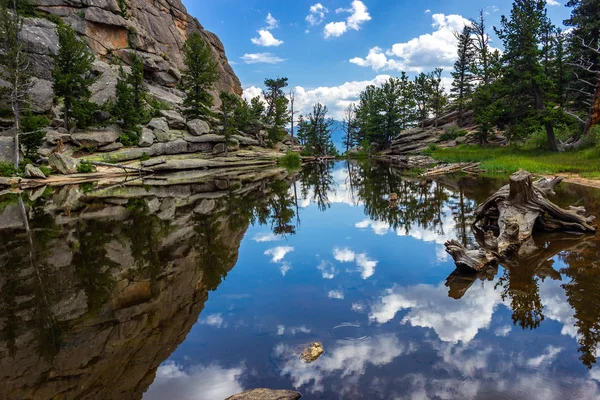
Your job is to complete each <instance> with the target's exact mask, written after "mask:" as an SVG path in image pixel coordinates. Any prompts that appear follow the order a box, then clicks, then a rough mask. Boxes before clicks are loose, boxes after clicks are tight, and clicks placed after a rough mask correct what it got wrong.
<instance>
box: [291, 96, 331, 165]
mask: <svg viewBox="0 0 600 400" xmlns="http://www.w3.org/2000/svg"><path fill="white" fill-rule="evenodd" d="M327 112H328V111H327V106H325V105H323V104H321V103H316V104H315V105H314V106H313V111H312V113H311V114H309V115H308V116H307V119H304V118H301V119H300V124H299V126H298V136H299V137H300V136H302V138H304V141H305V147H306V149H307V150H308V152H309V153H310V154H312V155H315V156H327V155H329V154H332V151H333V149H334V146H333V143H332V141H331V126H332V125H333V120H332V119H331V118H327Z"/></svg>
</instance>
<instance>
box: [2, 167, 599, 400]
mask: <svg viewBox="0 0 600 400" xmlns="http://www.w3.org/2000/svg"><path fill="white" fill-rule="evenodd" d="M336 173H340V174H341V175H342V176H343V178H342V181H340V180H339V179H338V178H339V177H338V176H336V175H335V174H336ZM501 185H502V182H501V181H495V180H489V179H477V178H474V177H460V178H456V177H443V178H441V179H440V180H439V181H435V182H431V181H423V180H420V179H418V178H414V177H409V176H405V175H403V173H402V171H400V170H396V169H394V168H392V167H390V166H389V165H386V164H378V163H373V162H345V163H343V164H341V163H337V164H334V163H333V162H324V163H313V164H309V165H307V166H305V168H303V170H302V171H300V172H299V173H298V174H291V173H288V172H285V171H283V170H279V169H274V170H265V171H262V172H257V173H255V174H251V173H239V174H236V175H227V176H222V177H217V178H211V179H206V180H198V181H197V182H193V183H186V184H171V185H169V184H162V185H161V184H159V183H157V184H156V185H153V186H145V185H143V184H142V183H141V182H130V183H128V184H125V185H120V186H115V187H111V188H108V189H102V188H97V189H94V190H91V191H90V190H89V188H83V187H77V186H68V187H63V188H60V189H58V190H56V191H53V190H50V189H46V190H44V189H42V190H38V191H35V192H30V193H23V194H11V195H6V196H3V197H0V243H1V244H0V246H1V247H0V379H1V380H2V382H3V384H2V385H1V386H0V398H7V399H21V398H36V399H38V398H39V399H46V398H47V399H51V398H57V397H58V398H65V399H82V398H90V399H91V398H107V399H108V398H111V399H120V398H127V399H140V398H141V397H142V395H143V393H144V392H145V391H146V390H147V388H148V387H149V386H150V385H151V383H152V382H153V380H154V379H155V374H156V371H157V368H158V367H159V365H160V364H161V363H162V362H163V361H164V360H166V359H167V358H168V357H169V356H170V355H171V353H172V352H173V351H174V350H175V349H176V348H177V346H179V345H180V344H181V343H182V342H183V341H184V340H185V339H186V335H187V334H188V332H190V330H191V329H192V327H193V326H194V324H195V323H196V322H197V320H198V318H199V315H200V313H201V311H202V310H203V308H204V305H205V303H206V301H207V299H208V296H209V292H211V291H215V290H217V289H218V288H219V286H220V285H221V284H222V283H223V281H224V280H225V279H226V278H227V275H228V273H229V272H230V271H231V269H232V268H233V267H234V266H235V265H236V263H238V253H239V248H240V244H241V243H242V241H243V239H244V236H245V235H246V231H247V230H248V228H249V227H250V226H259V225H260V226H265V227H267V228H268V229H269V231H270V232H271V234H272V235H274V237H277V238H280V239H281V238H283V239H288V238H291V237H293V236H294V235H296V234H297V233H298V232H301V231H302V228H303V227H304V224H305V222H304V220H303V218H302V216H303V213H304V207H305V206H306V204H301V203H303V202H307V204H309V203H310V204H315V205H316V208H317V209H318V210H319V212H322V213H323V215H327V213H328V212H330V210H332V209H334V208H335V204H336V202H337V201H339V199H340V198H341V197H343V201H344V202H346V203H347V204H349V205H353V206H358V207H360V208H362V210H363V212H364V214H365V215H366V216H367V217H368V219H369V221H371V222H370V223H374V222H377V223H378V224H379V225H378V228H377V229H384V230H386V231H388V230H389V231H393V232H395V233H396V234H397V235H398V236H409V235H413V236H414V237H416V238H422V237H423V236H424V235H425V234H429V235H432V236H435V237H441V238H444V237H446V236H447V235H449V233H450V231H451V232H452V234H453V235H454V236H455V237H456V239H457V240H459V241H460V242H461V243H462V244H464V245H466V246H471V245H474V244H475V243H476V242H477V239H478V238H477V237H476V236H475V235H473V233H472V231H471V228H470V226H471V223H472V221H473V211H474V209H475V207H476V206H477V203H478V202H480V201H483V200H484V199H486V198H487V197H488V196H489V195H490V194H491V193H493V192H494V191H495V190H496V189H497V188H498V187H500V186H501ZM557 191H558V195H557V196H556V197H557V198H558V200H557V202H558V203H560V204H561V205H565V204H574V205H579V204H581V205H585V206H586V208H587V209H588V210H589V211H590V212H591V213H592V214H595V215H600V200H599V197H600V195H599V193H598V192H597V191H593V190H589V189H586V188H582V187H578V186H572V185H563V187H559V188H558V190H557ZM336 199H337V200H336ZM301 221H302V224H301ZM373 229H374V230H375V227H374V228H373ZM415 232H418V234H417V233H415ZM599 244H600V242H599V241H598V239H596V238H593V237H592V238H590V237H581V236H574V237H565V236H550V235H546V236H544V235H542V236H539V237H536V240H535V241H532V242H531V243H528V245H527V246H524V247H523V249H522V250H521V252H520V253H519V255H518V256H517V257H515V259H514V260H513V261H511V262H510V263H509V264H505V265H501V266H499V267H496V268H489V269H487V270H485V271H482V272H480V273H478V274H470V273H466V272H464V271H460V270H455V271H453V272H451V273H450V271H448V272H449V273H450V274H449V276H448V277H447V279H446V282H445V285H446V287H447V289H448V293H447V294H448V297H450V298H451V301H455V302H461V301H464V298H465V297H466V296H467V293H468V292H469V290H471V288H472V287H474V286H477V285H476V284H477V283H478V282H481V283H484V282H490V283H492V284H493V285H494V290H495V291H498V292H499V293H500V297H501V299H502V302H503V303H504V304H505V305H507V307H508V308H509V309H510V313H511V316H512V323H513V324H514V326H516V327H519V328H522V329H523V330H526V331H528V330H536V329H538V328H540V326H541V325H542V323H543V321H544V320H545V313H546V305H545V304H544V302H543V300H542V296H541V295H540V283H541V282H544V281H545V280H552V281H560V282H561V284H560V287H561V288H562V290H563V291H564V294H565V296H566V299H567V301H568V304H569V306H570V307H571V308H572V310H573V318H574V320H575V322H574V327H575V328H576V330H577V333H576V338H577V341H578V342H579V353H580V360H581V362H582V363H583V364H584V365H585V366H587V367H588V368H591V367H592V365H593V364H595V362H596V353H597V348H598V344H599V342H600V272H599V271H600V269H599V268H600V266H599V265H598V260H600V251H599V250H600V248H599ZM557 263H559V264H560V266H559V267H557V266H556V264H557ZM444 275H445V274H444ZM323 276H325V274H324V275H323ZM330 297H331V296H330ZM342 298H343V297H342ZM353 307H354V305H353ZM403 324H404V323H403ZM340 326H343V327H345V329H346V330H348V331H350V328H348V327H357V326H358V327H360V326H359V325H356V324H355V323H352V324H349V323H348V324H346V325H340ZM353 329H354V328H353ZM361 329H362V328H361ZM361 334H362V333H361ZM361 337H362V336H361ZM364 337H369V338H370V336H369V333H368V332H367V333H365V334H364ZM376 340H387V339H385V337H384V338H383V339H381V338H379V339H377V338H376ZM349 345H350V344H347V346H349ZM362 346H367V344H366V343H363V344H362ZM325 393H327V392H325ZM400 393H401V390H400ZM365 398H366V397H365ZM377 398H379V397H377Z"/></svg>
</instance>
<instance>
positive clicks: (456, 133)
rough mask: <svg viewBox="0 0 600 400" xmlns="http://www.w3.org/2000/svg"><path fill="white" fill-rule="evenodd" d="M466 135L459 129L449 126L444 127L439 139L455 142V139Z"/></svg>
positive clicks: (465, 132) (455, 126)
mask: <svg viewBox="0 0 600 400" xmlns="http://www.w3.org/2000/svg"><path fill="white" fill-rule="evenodd" d="M466 134H467V131H465V130H464V129H460V128H459V127H458V126H457V125H450V126H448V127H446V129H445V130H444V133H443V134H442V135H441V136H440V139H441V140H443V141H447V140H455V139H456V138H458V137H462V136H465V135H466Z"/></svg>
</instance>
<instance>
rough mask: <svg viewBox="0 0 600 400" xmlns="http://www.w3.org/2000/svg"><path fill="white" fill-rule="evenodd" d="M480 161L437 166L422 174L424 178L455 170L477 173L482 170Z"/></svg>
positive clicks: (450, 172)
mask: <svg viewBox="0 0 600 400" xmlns="http://www.w3.org/2000/svg"><path fill="white" fill-rule="evenodd" d="M479 165H480V164H479V163H478V162H467V163H458V164H451V165H446V166H443V167H436V168H432V169H429V170H427V171H425V172H423V173H422V174H421V175H420V176H421V177H422V178H428V177H429V178H430V177H434V176H438V175H447V174H452V173H455V172H465V173H467V174H477V173H479V172H481V168H479Z"/></svg>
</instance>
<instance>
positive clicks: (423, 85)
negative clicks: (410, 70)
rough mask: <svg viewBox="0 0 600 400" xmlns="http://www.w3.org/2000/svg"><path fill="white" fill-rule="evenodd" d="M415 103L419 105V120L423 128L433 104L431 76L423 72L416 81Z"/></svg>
mask: <svg viewBox="0 0 600 400" xmlns="http://www.w3.org/2000/svg"><path fill="white" fill-rule="evenodd" d="M414 88H415V103H416V104H417V110H418V116H417V120H418V121H419V123H420V124H421V128H423V126H424V125H423V123H424V122H425V120H426V119H427V118H428V117H429V111H430V110H429V105H430V104H431V101H430V97H431V76H430V75H428V74H425V73H423V72H421V73H420V74H419V75H418V76H416V77H415V80H414Z"/></svg>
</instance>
